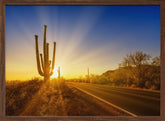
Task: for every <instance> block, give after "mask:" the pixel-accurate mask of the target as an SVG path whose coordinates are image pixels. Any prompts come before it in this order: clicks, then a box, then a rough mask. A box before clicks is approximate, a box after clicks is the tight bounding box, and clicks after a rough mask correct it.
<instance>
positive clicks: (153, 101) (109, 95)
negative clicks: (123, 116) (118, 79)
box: [72, 83, 160, 116]
mask: <svg viewBox="0 0 165 121" xmlns="http://www.w3.org/2000/svg"><path fill="white" fill-rule="evenodd" d="M72 85H73V86H75V87H78V88H80V89H82V90H85V91H87V92H89V93H90V94H92V95H95V96H97V97H99V98H102V99H104V100H106V101H108V102H110V103H112V104H114V105H116V106H118V107H120V108H122V109H124V110H127V111H129V112H131V113H133V114H135V115H138V116H159V115H160V92H158V91H146V90H140V89H139V90H136V89H130V88H118V87H111V86H108V85H99V84H89V83H72Z"/></svg>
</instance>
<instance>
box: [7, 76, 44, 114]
mask: <svg viewBox="0 0 165 121" xmlns="http://www.w3.org/2000/svg"><path fill="white" fill-rule="evenodd" d="M42 83H43V82H42V81H39V80H37V79H35V80H30V81H25V82H22V81H15V82H7V83H6V115H12V116H17V115H19V114H20V113H21V112H22V111H23V110H24V108H25V107H26V104H27V103H28V101H30V100H31V98H32V96H33V95H34V94H35V93H36V92H37V91H38V90H39V88H40V86H41V85H42Z"/></svg>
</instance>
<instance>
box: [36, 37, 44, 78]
mask: <svg viewBox="0 0 165 121" xmlns="http://www.w3.org/2000/svg"><path fill="white" fill-rule="evenodd" d="M35 42H36V60H37V69H38V73H39V74H40V75H41V76H44V73H43V72H42V71H41V66H40V59H39V50H38V36H37V35H35Z"/></svg>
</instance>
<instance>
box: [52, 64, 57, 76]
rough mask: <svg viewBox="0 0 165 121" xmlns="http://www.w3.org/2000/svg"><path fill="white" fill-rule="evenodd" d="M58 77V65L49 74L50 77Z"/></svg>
mask: <svg viewBox="0 0 165 121" xmlns="http://www.w3.org/2000/svg"><path fill="white" fill-rule="evenodd" d="M57 77H58V66H56V67H55V68H54V70H53V75H52V76H51V78H57Z"/></svg>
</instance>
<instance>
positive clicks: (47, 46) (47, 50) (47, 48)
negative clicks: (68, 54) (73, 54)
mask: <svg viewBox="0 0 165 121" xmlns="http://www.w3.org/2000/svg"><path fill="white" fill-rule="evenodd" d="M46 53H47V54H46V56H47V58H46V60H47V63H48V64H49V43H46Z"/></svg>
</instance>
